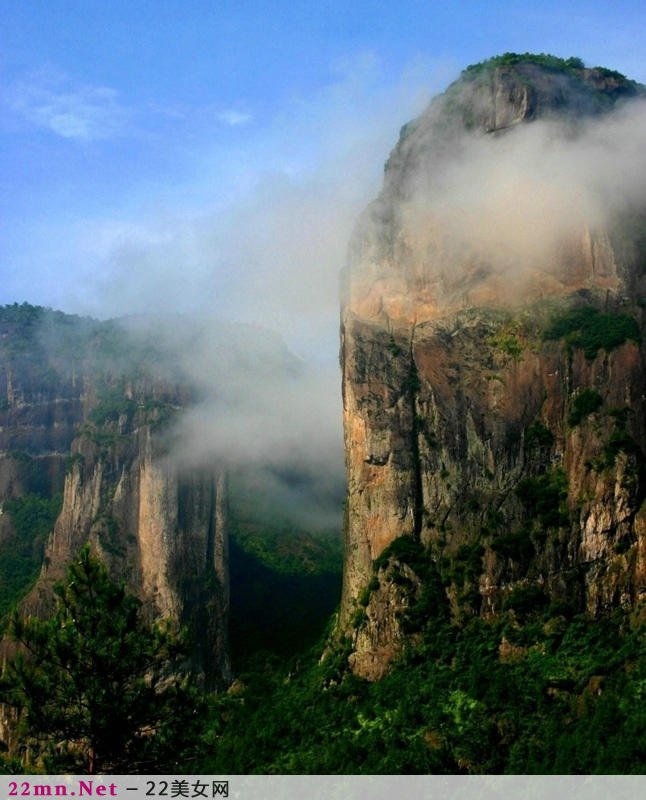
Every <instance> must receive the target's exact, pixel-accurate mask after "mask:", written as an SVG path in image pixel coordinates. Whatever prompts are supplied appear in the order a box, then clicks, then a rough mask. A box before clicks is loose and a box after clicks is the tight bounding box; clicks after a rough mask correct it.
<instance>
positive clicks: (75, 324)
mask: <svg viewBox="0 0 646 800" xmlns="http://www.w3.org/2000/svg"><path fill="white" fill-rule="evenodd" d="M0 357H1V364H0V387H1V388H2V389H4V395H3V396H4V397H5V398H6V399H5V400H4V402H3V408H2V412H0V413H1V414H2V421H1V426H0V448H1V451H0V501H1V502H2V508H3V514H2V516H1V517H0V536H1V537H2V538H1V540H0V549H1V555H2V567H3V569H2V578H3V584H4V585H3V586H2V590H3V591H2V598H3V603H4V608H3V610H6V609H7V608H8V607H9V606H10V605H11V604H13V603H15V602H16V601H17V600H18V599H20V598H21V597H22V596H23V595H24V594H25V592H26V591H28V590H29V591H28V594H27V595H26V596H25V597H24V598H23V599H22V600H21V609H22V611H23V612H25V613H29V614H41V615H42V614H46V613H47V612H48V610H49V609H50V608H51V600H52V593H51V590H52V586H53V584H54V582H55V581H57V580H60V579H62V578H63V577H64V576H65V572H66V566H67V564H68V563H69V561H70V560H71V559H73V558H74V557H75V556H76V554H77V553H78V552H79V550H80V549H81V547H82V546H83V545H84V544H85V543H86V542H88V543H89V544H90V546H91V549H92V551H93V552H94V553H95V554H96V555H97V556H98V557H99V558H100V559H101V560H102V561H103V562H104V563H105V564H106V565H107V566H108V569H109V571H110V573H111V575H112V577H113V578H114V579H116V580H124V581H125V583H126V585H127V587H128V589H129V590H130V591H132V592H133V593H134V594H136V595H137V596H138V597H139V598H140V600H141V601H142V602H143V604H144V608H145V610H146V613H147V614H148V615H149V617H150V618H161V617H164V618H169V619H171V620H174V621H175V622H177V623H178V624H180V625H185V626H186V627H187V629H188V633H189V637H190V639H191V641H192V645H193V646H192V648H191V663H190V664H187V665H186V667H187V669H189V670H190V671H191V672H192V673H193V675H195V676H196V677H198V678H200V679H201V680H202V681H203V682H204V683H205V685H207V686H221V685H223V684H225V683H226V682H227V681H229V679H230V667H229V653H228V603H229V599H228V598H229V584H228V534H227V490H226V476H225V473H224V471H223V470H222V469H221V468H220V467H218V466H217V465H213V466H212V467H209V468H206V467H205V468H203V469H189V468H179V467H177V466H176V465H175V464H174V462H173V460H172V459H170V458H169V452H168V451H169V445H168V442H167V435H166V434H167V431H168V430H169V427H170V423H171V422H172V421H173V420H174V419H176V418H177V417H178V415H180V414H181V413H182V410H183V409H185V408H186V407H187V406H188V405H189V404H190V403H191V402H192V396H191V389H190V386H188V385H187V384H186V382H182V381H181V380H180V375H179V373H178V371H177V369H176V365H174V364H173V362H172V359H170V358H169V357H168V356H167V354H164V353H162V352H158V351H155V348H154V347H153V346H152V345H151V343H150V342H149V341H145V340H143V339H141V338H137V337H131V336H129V335H128V334H127V333H126V332H125V330H124V329H122V328H121V327H120V326H118V325H115V324H114V323H110V322H108V323H100V322H96V321H93V320H87V319H86V320H83V319H79V318H75V317H70V316H68V315H64V314H61V313H59V312H51V311H48V310H45V309H42V308H35V307H32V306H27V305H26V304H24V305H23V306H17V305H14V306H8V307H5V308H4V309H2V313H1V314H0ZM38 573H40V574H39V576H38V579H37V580H36V583H35V585H33V586H32V584H33V582H34V579H36V577H37V575H38ZM30 587H31V588H30ZM5 646H6V644H5Z"/></svg>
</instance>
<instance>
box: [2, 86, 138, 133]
mask: <svg viewBox="0 0 646 800" xmlns="http://www.w3.org/2000/svg"><path fill="white" fill-rule="evenodd" d="M4 100H5V104H6V105H8V106H9V108H10V109H11V110H12V111H13V112H14V113H15V114H17V115H18V116H20V117H22V118H23V119H24V120H26V121H27V122H29V123H30V124H31V125H34V126H36V127H39V128H44V129H46V130H48V131H50V132H51V133H54V134H56V135H57V136H61V137H62V138H64V139H72V140H77V141H85V142H88V141H93V140H97V139H109V138H112V137H114V136H117V135H119V134H120V133H122V132H123V130H124V128H125V126H126V123H127V119H128V113H127V111H126V109H125V108H124V106H123V105H122V104H121V103H120V101H119V94H118V92H117V91H116V90H115V89H112V88H110V87H107V86H91V85H88V84H77V83H75V82H74V81H73V80H72V79H71V78H70V77H69V76H67V75H65V74H64V73H61V72H57V71H56V72H55V71H51V70H50V71H43V72H39V73H35V74H33V75H31V76H30V77H29V78H27V79H25V80H22V81H19V82H17V83H15V84H14V85H13V86H11V87H10V88H9V89H8V90H7V91H6V92H5V94H4Z"/></svg>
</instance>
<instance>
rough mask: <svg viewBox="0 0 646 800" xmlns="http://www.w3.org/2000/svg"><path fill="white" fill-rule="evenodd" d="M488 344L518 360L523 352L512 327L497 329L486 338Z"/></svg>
mask: <svg viewBox="0 0 646 800" xmlns="http://www.w3.org/2000/svg"><path fill="white" fill-rule="evenodd" d="M488 342H489V345H490V346H491V347H493V348H495V349H496V350H500V352H502V353H504V354H505V355H508V356H510V357H511V358H513V360H514V361H520V359H521V357H522V354H523V345H522V344H521V342H520V340H519V339H518V336H517V333H516V331H515V330H513V329H503V330H501V331H498V332H497V333H496V334H494V335H493V336H490V337H489V339H488Z"/></svg>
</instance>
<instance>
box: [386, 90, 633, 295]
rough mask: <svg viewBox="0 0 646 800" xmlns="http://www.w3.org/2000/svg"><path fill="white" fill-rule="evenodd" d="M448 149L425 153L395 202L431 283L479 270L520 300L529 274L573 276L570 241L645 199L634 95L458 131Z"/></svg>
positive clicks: (413, 258)
mask: <svg viewBox="0 0 646 800" xmlns="http://www.w3.org/2000/svg"><path fill="white" fill-rule="evenodd" d="M454 153H455V157H454V158H453V159H448V160H447V159H446V158H442V159H438V158H434V157H433V154H432V153H431V154H430V157H429V158H428V159H427V161H426V162H425V163H424V165H423V168H421V169H419V170H416V171H415V172H414V173H413V174H411V175H410V176H408V179H407V183H406V186H405V187H404V189H403V192H402V195H403V199H402V200H401V201H397V203H396V214H397V219H398V220H399V224H400V226H401V229H402V230H403V231H404V232H405V233H404V237H405V241H406V247H407V249H408V253H407V256H406V258H407V259H408V260H409V262H410V263H412V264H414V265H416V269H417V274H419V271H420V270H421V272H422V274H423V276H424V278H425V279H426V280H427V281H428V282H430V283H433V282H434V281H439V282H440V283H444V284H445V285H446V284H449V283H450V284H451V285H453V286H456V285H457V284H459V282H460V281H461V280H463V279H464V278H466V277H468V276H469V275H470V274H472V273H474V272H476V271H480V272H481V273H482V272H484V273H486V275H487V277H488V278H490V277H492V278H494V279H501V280H502V281H504V282H505V292H506V293H507V295H508V299H509V295H511V294H513V295H514V296H513V297H512V298H511V299H513V300H515V301H517V302H518V301H521V300H522V299H523V298H522V293H523V291H524V289H525V288H526V286H527V281H528V280H529V279H530V278H532V277H533V278H536V276H537V275H541V276H543V277H544V278H549V279H558V280H559V281H565V282H566V283H567V281H568V279H571V278H572V275H571V274H570V275H568V274H567V273H568V270H572V269H573V265H572V263H571V262H570V261H569V260H568V259H569V257H570V256H571V254H572V246H573V245H574V248H575V249H576V246H577V245H576V244H575V243H576V242H579V243H580V242H581V241H582V240H583V238H584V237H585V236H586V235H590V234H592V235H597V236H599V235H601V236H603V235H605V233H606V232H607V231H608V230H609V229H610V228H611V227H612V225H613V222H614V221H615V220H616V219H617V217H619V216H620V215H622V214H625V213H631V212H639V211H642V212H643V210H644V208H646V155H645V154H646V101H644V100H641V99H640V100H633V101H630V102H628V103H626V104H625V105H624V106H623V107H621V108H619V109H618V110H617V111H615V112H613V113H612V114H608V115H606V116H602V117H596V118H593V119H587V120H584V121H582V120H577V121H576V122H573V121H572V120H569V121H566V122H563V121H560V122H559V121H548V120H544V121H536V122H532V123H530V124H524V125H518V126H517V127H515V128H512V129H510V130H505V131H503V132H499V133H496V134H484V133H481V134H479V135H474V134H470V135H466V134H465V135H464V136H463V137H461V138H460V140H459V141H458V142H456V143H455V144H454ZM579 249H580V246H579ZM395 270H397V265H395Z"/></svg>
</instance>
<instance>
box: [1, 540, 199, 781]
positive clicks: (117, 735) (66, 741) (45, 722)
mask: <svg viewBox="0 0 646 800" xmlns="http://www.w3.org/2000/svg"><path fill="white" fill-rule="evenodd" d="M55 592H56V610H55V612H54V614H53V616H52V617H51V618H50V619H47V620H40V619H34V618H31V619H22V618H21V617H20V616H19V615H18V614H17V613H15V614H14V617H13V619H12V623H11V633H12V636H13V638H14V639H15V640H16V641H17V642H19V643H20V644H21V645H22V648H21V649H22V650H23V651H24V653H23V652H20V653H19V654H18V656H17V657H16V659H15V660H14V661H13V662H12V663H10V664H8V666H7V667H6V669H5V671H4V674H3V676H2V680H1V682H0V701H1V702H4V703H6V704H7V705H9V706H12V707H14V708H15V709H16V711H17V712H18V715H19V717H18V720H19V721H18V725H17V734H18V737H19V739H20V742H21V747H22V751H23V758H24V760H25V761H26V762H27V766H36V767H41V768H45V769H47V770H48V771H53V772H55V771H75V772H79V773H89V774H92V773H95V772H114V773H128V772H131V773H132V772H137V773H139V772H163V771H173V770H172V767H173V766H174V765H177V764H181V765H182V766H183V767H185V766H186V759H187V758H188V757H189V756H188V751H190V749H191V748H192V747H194V746H195V743H196V740H197V738H198V737H199V725H200V720H201V717H202V715H201V711H202V709H201V703H202V701H201V699H200V695H199V693H198V692H197V691H196V690H195V689H194V688H191V687H189V686H188V684H187V681H186V680H184V681H182V680H180V679H179V678H178V677H177V676H176V674H174V672H173V669H176V668H177V665H178V664H179V663H180V661H181V659H182V657H183V656H185V645H184V644H183V641H182V637H180V636H177V635H175V634H173V633H172V632H171V630H170V627H169V626H162V625H159V624H149V623H147V622H146V621H145V620H144V619H143V617H142V614H141V604H140V602H139V601H138V600H137V598H135V597H134V596H132V595H130V594H128V593H127V592H126V590H125V588H124V587H123V585H121V586H118V585H116V584H115V583H114V582H113V581H112V580H111V579H110V576H109V575H108V572H107V569H106V568H105V567H104V566H103V564H101V563H100V562H99V561H97V560H96V559H94V558H93V557H92V556H91V555H90V553H89V549H88V548H84V549H83V550H82V552H81V553H80V555H79V558H78V560H77V561H76V562H75V563H73V564H71V565H70V567H69V568H68V574H67V581H66V583H65V584H61V585H58V586H57V587H56V589H55Z"/></svg>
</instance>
